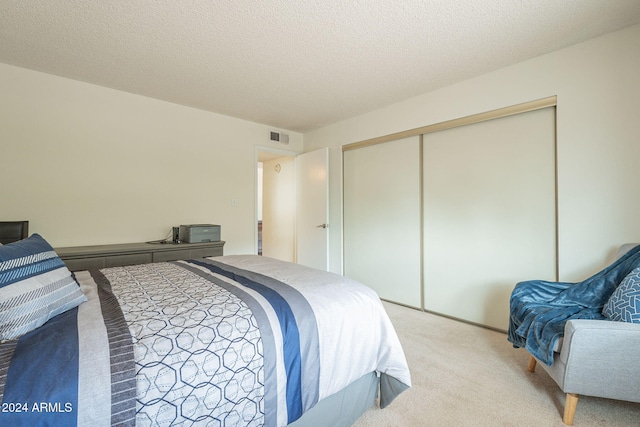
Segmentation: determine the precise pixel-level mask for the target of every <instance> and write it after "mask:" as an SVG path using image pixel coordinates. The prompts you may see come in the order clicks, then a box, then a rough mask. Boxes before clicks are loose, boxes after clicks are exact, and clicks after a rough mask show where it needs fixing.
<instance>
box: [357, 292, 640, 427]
mask: <svg viewBox="0 0 640 427" xmlns="http://www.w3.org/2000/svg"><path fill="white" fill-rule="evenodd" d="M384 304H385V308H386V309H387V312H388V313H389V317H390V318H391V321H392V322H393V324H394V325H395V327H396V330H397V332H398V335H399V337H400V341H401V342H402V345H403V347H404V351H405V355H406V357H407V361H408V363H409V368H410V369H411V377H412V382H413V386H412V387H411V389H409V390H408V391H406V392H405V393H403V394H402V395H400V396H399V397H398V398H397V399H396V400H395V401H394V402H393V403H392V404H391V405H390V406H389V407H387V408H386V409H384V410H380V409H379V408H377V407H375V408H372V409H370V410H368V411H367V412H366V413H365V414H364V415H363V416H362V417H361V418H360V419H358V420H357V421H356V423H355V424H354V427H383V426H402V427H408V426H474V427H475V426H518V427H525V426H531V427H543V426H558V427H561V426H564V425H565V424H564V423H563V422H562V412H563V409H564V399H565V397H564V393H562V391H561V390H560V389H559V388H558V386H557V385H556V384H555V382H554V381H553V380H552V379H551V378H550V377H549V376H548V375H547V373H546V372H545V371H544V369H542V368H540V367H538V369H536V372H535V373H533V374H531V373H529V372H527V369H526V368H527V362H528V359H529V356H528V353H527V352H526V351H525V350H523V349H514V348H513V347H512V346H511V344H510V343H509V342H508V341H507V339H506V334H504V333H500V332H495V331H491V330H488V329H484V328H481V327H477V326H474V325H469V324H466V323H463V322H458V321H455V320H451V319H448V318H444V317H441V316H437V315H433V314H429V313H424V312H421V311H419V310H414V309H411V308H407V307H402V306H399V305H396V304H391V303H386V302H385V303H384ZM636 369H640V366H638V367H636ZM574 425H575V426H576V427H592V426H603V427H604V426H607V427H613V426H640V404H638V403H630V402H620V401H615V400H609V399H599V398H593V397H588V396H582V397H580V400H579V402H578V409H577V412H576V416H575V421H574Z"/></svg>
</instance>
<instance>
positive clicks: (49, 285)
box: [0, 234, 87, 340]
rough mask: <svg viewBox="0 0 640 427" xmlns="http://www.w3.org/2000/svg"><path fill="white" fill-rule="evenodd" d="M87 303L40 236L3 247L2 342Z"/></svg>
mask: <svg viewBox="0 0 640 427" xmlns="http://www.w3.org/2000/svg"><path fill="white" fill-rule="evenodd" d="M86 300H87V298H86V297H85V296H84V294H83V293H82V291H81V290H80V287H79V285H78V282H76V280H75V278H74V277H73V276H72V275H71V272H70V271H69V269H67V267H66V265H65V264H64V262H63V261H62V260H61V259H60V258H59V257H58V255H57V254H56V253H55V252H54V250H53V248H52V247H51V245H49V243H47V242H46V241H45V240H44V239H43V238H42V237H41V236H40V235H38V234H33V235H32V236H31V237H28V238H26V239H24V240H20V241H18V242H14V243H9V244H6V245H4V246H2V247H0V340H6V339H12V338H17V337H19V336H21V335H24V334H26V333H27V332H29V331H32V330H34V329H36V328H37V327H39V326H42V325H43V324H44V323H46V322H47V321H48V320H49V319H51V318H53V317H55V316H57V315H58V314H61V313H64V312H65V311H67V310H69V309H72V308H74V307H76V306H78V305H80V304H81V303H83V302H84V301H86Z"/></svg>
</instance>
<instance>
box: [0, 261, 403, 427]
mask: <svg viewBox="0 0 640 427" xmlns="http://www.w3.org/2000/svg"><path fill="white" fill-rule="evenodd" d="M76 278H77V280H78V282H79V283H80V285H81V289H82V290H83V292H84V293H85V295H86V296H87V299H88V301H87V302H85V303H83V304H82V305H80V306H79V307H78V308H77V309H75V311H74V310H71V311H69V312H67V313H68V314H67V313H65V314H64V315H61V316H58V317H56V318H55V319H53V320H52V321H50V322H48V323H47V324H45V325H44V326H43V327H41V328H39V329H38V330H36V331H40V330H44V328H52V329H51V330H54V329H55V330H56V331H58V332H59V333H61V334H63V335H64V336H65V337H66V336H68V337H71V338H69V339H68V340H69V341H70V343H66V342H63V341H62V340H61V339H58V338H56V339H55V342H56V344H55V346H59V345H62V346H63V347H64V348H68V349H72V350H73V348H74V346H76V347H77V349H76V350H75V353H74V351H70V353H73V354H74V357H75V359H74V358H72V359H73V360H77V362H75V361H73V360H70V361H68V363H66V365H65V364H62V365H64V366H65V370H64V372H61V373H59V374H56V375H57V378H64V379H65V381H61V382H63V383H65V384H64V387H61V388H64V389H66V390H74V387H75V390H76V391H75V393H73V392H72V393H70V394H69V395H65V394H60V395H56V396H54V395H51V396H47V395H45V394H38V395H29V391H24V390H23V391H21V392H20V393H22V394H11V393H13V392H12V391H11V389H12V388H14V387H17V389H20V388H21V387H20V386H16V383H20V382H21V379H23V380H26V381H32V382H34V383H36V384H40V383H43V382H44V381H40V380H38V379H34V375H33V374H29V372H30V371H32V367H31V359H28V360H27V359H24V357H26V356H22V353H20V352H18V351H14V352H11V351H9V350H6V349H5V347H6V345H7V344H9V343H5V344H2V347H0V351H2V355H0V359H2V360H9V359H11V356H13V360H12V361H11V366H10V367H9V368H8V370H9V374H8V375H6V386H5V380H4V377H3V376H2V374H3V371H2V369H3V367H4V369H5V372H6V371H7V368H6V364H5V363H3V365H2V366H0V393H3V394H4V396H3V405H4V404H5V402H10V399H13V400H14V403H15V404H19V403H22V402H25V403H27V404H28V405H32V404H34V403H38V402H45V403H53V406H52V407H51V408H49V409H52V411H49V412H40V413H39V414H38V413H34V411H29V412H28V413H26V414H25V413H18V412H16V411H13V412H12V413H0V424H2V425H4V423H3V421H4V420H5V418H4V417H5V415H7V416H10V417H11V421H12V423H11V424H7V425H20V424H19V423H18V424H16V423H14V422H13V421H17V422H21V420H23V421H24V420H27V419H28V421H27V422H25V423H23V424H22V425H37V424H35V423H34V422H33V421H34V420H35V418H33V417H36V416H42V418H41V419H45V420H46V419H49V420H53V417H59V418H56V420H58V419H59V420H63V418H64V420H63V421H61V422H53V423H51V425H73V424H69V423H68V422H69V421H70V420H74V421H77V425H82V426H84V425H91V426H92V427H94V426H95V427H98V426H101V425H105V426H107V425H116V424H119V425H134V423H135V425H138V426H147V425H163V426H164V425H192V424H193V423H198V424H200V423H202V424H203V425H207V422H208V421H213V422H216V421H219V422H220V423H221V425H247V426H251V425H255V426H259V425H267V426H284V425H287V424H288V423H291V422H292V421H294V420H296V419H298V418H299V417H300V416H301V415H302V414H304V412H306V411H307V410H309V409H310V408H312V407H313V406H314V405H315V404H316V403H317V402H318V401H319V400H321V399H323V398H325V397H327V396H330V395H332V394H334V393H336V392H338V391H340V390H341V389H343V388H344V387H346V386H348V385H349V384H351V383H352V382H354V381H355V380H357V379H359V378H360V377H362V376H363V375H365V374H367V373H369V372H374V371H377V372H379V373H380V375H381V376H383V377H384V381H381V383H380V384H381V390H380V391H381V406H386V405H387V404H388V403H390V401H391V400H393V398H395V396H396V395H397V394H399V393H400V392H401V391H403V390H404V389H406V388H407V387H409V386H410V385H411V380H410V375H409V370H408V368H407V364H406V361H405V358H404V354H403V351H402V348H401V347H400V344H399V341H398V338H397V336H396V333H395V331H394V329H393V327H392V325H391V323H390V321H389V319H388V317H387V315H386V313H385V312H384V308H383V307H382V304H381V302H380V300H379V298H378V297H377V295H376V294H375V292H373V291H372V290H370V289H369V288H367V287H365V286H363V285H361V284H359V283H357V282H354V281H352V280H349V279H346V278H344V277H342V276H338V275H334V274H331V273H326V272H321V271H317V270H313V269H309V268H306V267H303V266H299V265H296V264H291V263H286V262H282V261H277V260H273V259H269V258H264V257H258V256H252V255H247V256H225V257H217V258H208V259H203V260H191V261H178V262H170V263H157V264H143V265H137V266H128V267H115V268H107V269H103V270H100V271H95V272H79V273H77V274H76ZM110 292H112V294H111V293H110ZM116 302H117V303H116ZM105 307H106V308H105ZM119 310H121V312H120V313H121V315H120V317H118V313H119ZM74 313H75V314H74ZM114 313H115V315H114ZM62 316H66V317H64V318H62V319H61V317H62ZM103 316H104V317H105V318H106V323H107V326H105V322H103V321H102V320H101V319H100V318H101V317H103ZM67 317H68V318H67ZM53 321H56V322H54V326H50V324H51V323H52V322H53ZM60 323H64V325H61V324H60ZM123 325H125V327H124V329H127V330H128V332H130V333H131V335H130V336H129V335H128V334H127V335H123V334H122V330H123ZM36 331H34V332H36ZM46 334H47V333H45V335H46ZM29 339H30V338H29V337H28V336H25V337H23V338H21V340H29ZM14 342H15V340H14V341H11V342H10V343H11V345H12V346H14V347H19V346H21V345H23V346H24V345H27V344H24V343H20V342H18V344H16V345H14V344H13V343H14ZM43 345H44V344H43ZM40 353H41V354H42V356H41V357H40V359H39V361H42V362H45V361H46V360H50V361H54V362H53V363H50V364H52V365H54V366H61V362H60V361H59V359H60V358H59V357H58V355H54V354H53V352H50V351H49V350H42V351H40ZM16 356H18V357H16ZM20 359H23V360H22V361H21V360H20ZM14 366H22V367H21V368H19V370H14ZM73 366H76V367H79V368H77V375H75V376H74V375H71V373H70V372H71V371H73ZM120 368H123V369H124V371H123V372H124V373H122V374H119V373H118V372H117V370H118V369H120ZM42 369H44V368H42ZM42 369H40V370H42ZM12 375H13V377H12ZM16 375H17V377H19V378H18V379H16V377H15V376H16ZM37 375H39V374H37ZM37 375H36V377H35V378H37ZM46 375H50V374H46ZM134 384H135V386H134ZM22 388H24V387H22ZM36 388H38V387H36ZM39 388H46V387H39ZM38 393H40V392H39V391H38ZM12 396H13V397H12ZM55 403H59V405H58V406H59V407H60V408H61V410H60V411H54V409H57V408H58V407H56V406H55ZM67 404H68V405H67ZM13 409H15V408H13ZM67 409H68V410H67ZM65 410H67V411H66V412H65ZM30 417H31V418H30ZM50 417H51V418H50ZM6 419H7V420H9V418H6Z"/></svg>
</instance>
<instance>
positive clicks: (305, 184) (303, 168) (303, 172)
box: [296, 148, 329, 270]
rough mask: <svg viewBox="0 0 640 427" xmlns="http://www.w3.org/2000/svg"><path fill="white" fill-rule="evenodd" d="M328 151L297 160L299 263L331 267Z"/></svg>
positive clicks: (314, 152)
mask: <svg viewBox="0 0 640 427" xmlns="http://www.w3.org/2000/svg"><path fill="white" fill-rule="evenodd" d="M328 179H329V149H328V148H321V149H319V150H315V151H311V152H309V153H303V154H300V155H299V156H297V158H296V262H297V263H298V264H302V265H306V266H309V267H314V268H318V269H321V270H327V269H328V267H329V265H328V261H329V254H328V251H329V229H328V228H329V181H328Z"/></svg>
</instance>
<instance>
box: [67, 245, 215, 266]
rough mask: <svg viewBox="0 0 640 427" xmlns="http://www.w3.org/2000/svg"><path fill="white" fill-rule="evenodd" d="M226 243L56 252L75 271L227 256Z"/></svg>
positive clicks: (89, 248)
mask: <svg viewBox="0 0 640 427" xmlns="http://www.w3.org/2000/svg"><path fill="white" fill-rule="evenodd" d="M224 243H225V242H223V241H219V242H205V243H178V244H176V243H162V244H161V243H124V244H117V245H96V246H70V247H65V248H55V251H56V253H57V254H58V256H59V257H60V258H61V259H62V260H63V261H64V262H65V264H67V267H68V268H69V270H71V271H78V270H89V269H95V268H105V267H119V266H123V265H133V264H146V263H150V262H161V261H177V260H181V259H195V258H205V257H212V256H222V255H223V247H224Z"/></svg>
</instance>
